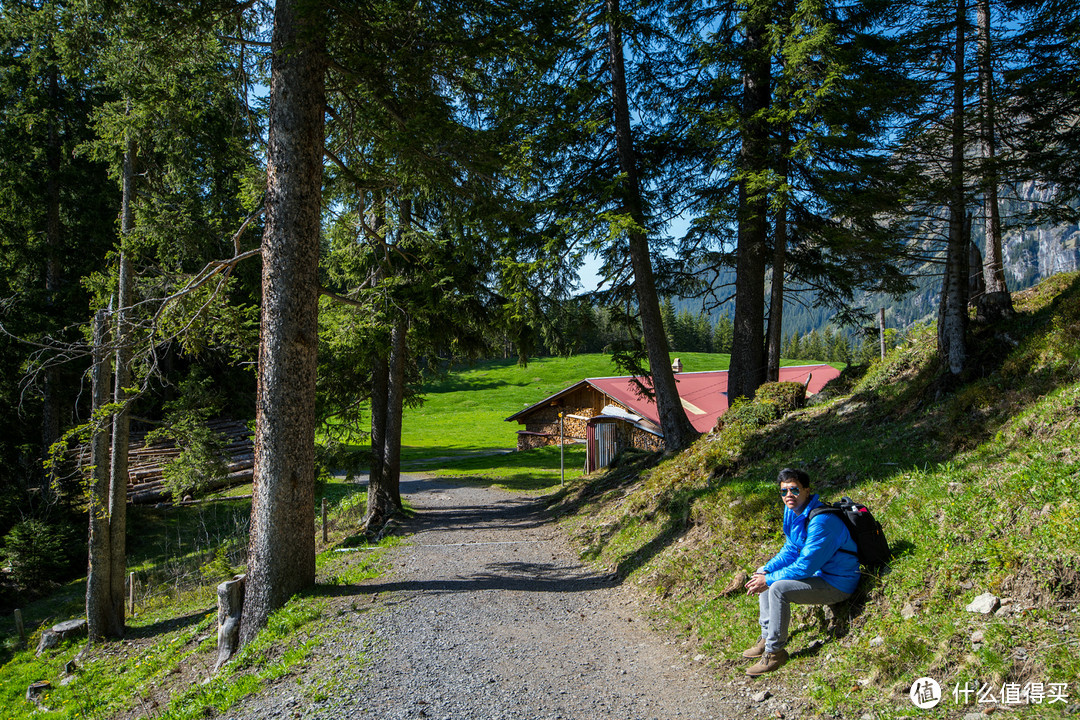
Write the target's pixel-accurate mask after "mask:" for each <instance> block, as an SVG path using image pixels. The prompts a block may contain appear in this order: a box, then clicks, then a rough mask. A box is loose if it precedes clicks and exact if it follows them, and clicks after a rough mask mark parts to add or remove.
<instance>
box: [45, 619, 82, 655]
mask: <svg viewBox="0 0 1080 720" xmlns="http://www.w3.org/2000/svg"><path fill="white" fill-rule="evenodd" d="M83 635H86V620H68V621H67V622H62V623H57V624H56V625H53V626H52V627H51V628H49V629H48V630H46V631H44V632H43V633H41V640H40V641H39V642H38V648H37V654H38V655H40V654H41V653H43V652H45V651H46V650H49V649H51V648H54V647H56V646H57V645H59V644H60V643H62V642H63V641H65V640H69V639H71V638H74V637H81V636H83Z"/></svg>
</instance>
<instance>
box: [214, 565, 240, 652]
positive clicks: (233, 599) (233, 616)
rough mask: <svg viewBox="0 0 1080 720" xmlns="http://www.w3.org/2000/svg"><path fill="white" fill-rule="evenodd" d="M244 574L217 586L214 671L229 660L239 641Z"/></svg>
mask: <svg viewBox="0 0 1080 720" xmlns="http://www.w3.org/2000/svg"><path fill="white" fill-rule="evenodd" d="M244 578H245V576H244V575H237V576H236V577H234V578H233V579H232V580H226V581H225V582H223V583H221V584H220V585H218V587H217V596H218V659H217V662H216V663H215V664H214V672H217V671H218V670H220V669H221V667H222V666H223V665H224V664H225V663H227V662H228V661H229V658H231V657H232V656H233V653H235V652H236V648H237V646H238V645H239V642H240V612H241V611H242V610H243V608H244Z"/></svg>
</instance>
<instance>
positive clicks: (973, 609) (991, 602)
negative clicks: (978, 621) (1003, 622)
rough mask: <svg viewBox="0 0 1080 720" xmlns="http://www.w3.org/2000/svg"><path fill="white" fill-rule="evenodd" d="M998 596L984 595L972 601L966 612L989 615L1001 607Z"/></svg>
mask: <svg viewBox="0 0 1080 720" xmlns="http://www.w3.org/2000/svg"><path fill="white" fill-rule="evenodd" d="M1000 604H1001V603H1000V601H998V599H997V596H996V595H994V594H993V593H983V594H982V595H980V596H979V597H977V598H975V599H974V600H972V601H971V602H970V603H969V604H968V606H967V607H966V608H964V609H965V610H967V611H968V612H969V613H979V614H980V615H989V614H990V613H992V612H994V611H995V610H997V609H998V606H999V605H1000Z"/></svg>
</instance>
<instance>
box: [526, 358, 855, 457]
mask: <svg viewBox="0 0 1080 720" xmlns="http://www.w3.org/2000/svg"><path fill="white" fill-rule="evenodd" d="M839 374H840V371H839V370H837V369H836V368H834V367H832V366H831V365H797V366H792V367H784V368H780V380H781V381H782V382H800V383H803V384H804V385H806V386H807V387H806V394H807V395H813V394H814V393H816V392H819V391H820V390H821V388H822V387H824V386H825V383H827V382H829V381H830V380H832V379H833V378H835V377H836V376H837V375H839ZM675 380H676V383H677V385H678V389H679V398H680V399H681V400H682V405H683V407H684V408H686V415H687V417H688V418H689V419H690V422H691V423H692V424H693V426H694V428H695V429H696V430H698V431H699V432H703V433H705V432H709V431H710V430H712V429H713V427H715V426H716V421H717V419H718V418H719V417H720V416H721V415H723V414H724V412H725V411H726V410H727V407H728V398H727V381H728V371H727V370H713V371H706V372H677V373H676V374H675ZM560 413H562V422H563V426H562V428H561V430H560V427H559V414H560ZM506 420H507V422H512V421H513V422H518V423H520V424H521V425H524V426H525V427H524V428H523V429H522V430H518V441H517V449H518V450H528V449H530V448H535V447H542V446H545V445H558V444H559V439H560V437H562V438H564V439H565V441H566V442H584V443H586V446H587V453H586V454H587V458H588V459H587V461H586V469H587V471H589V472H592V471H593V470H595V469H597V468H601V467H604V466H606V465H607V464H608V462H610V460H611V458H612V457H614V455H615V453H617V452H618V451H619V450H621V449H623V448H626V447H636V448H640V449H642V450H659V449H661V448H662V447H663V442H664V436H663V432H662V431H661V429H660V418H659V415H658V413H657V409H656V403H655V402H654V401H653V400H652V399H651V398H647V397H641V396H640V395H639V394H638V392H637V387H636V385H635V383H634V379H633V378H632V377H629V376H624V377H602V378H586V379H584V380H582V381H581V382H578V383H575V384H574V385H571V386H570V387H568V388H566V389H565V390H563V391H561V392H557V393H555V394H554V395H552V396H550V397H547V398H544V399H543V400H541V401H540V402H538V403H536V404H535V405H530V406H529V407H527V408H525V409H524V410H521V411H520V412H517V413H514V414H513V415H511V416H510V417H508V418H506Z"/></svg>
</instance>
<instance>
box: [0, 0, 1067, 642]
mask: <svg viewBox="0 0 1080 720" xmlns="http://www.w3.org/2000/svg"><path fill="white" fill-rule="evenodd" d="M1078 33H1080V10H1077V8H1075V7H1074V6H1073V5H1072V4H1071V3H1064V2H1059V1H1058V0H1045V1H1044V2H1035V3H1031V2H1024V3H1011V2H1008V1H1007V0H994V1H993V2H991V0H978V1H976V2H967V1H966V0H951V1H944V0H887V1H886V0H875V1H872V2H863V3H858V4H855V5H849V4H843V3H829V2H811V1H810V0H751V1H750V2H745V3H725V2H717V3H701V2H665V3H653V2H647V1H643V2H637V3H629V4H621V3H620V2H619V0H606V1H605V2H603V3H598V2H584V1H571V0H545V1H544V2H537V3H529V4H528V6H527V7H507V6H505V5H503V4H500V3H495V2H487V1H486V0H466V1H465V2H453V3H439V2H434V3H429V4H424V5H415V4H411V3H400V4H399V3H390V4H386V5H382V6H379V7H378V8H353V7H339V6H336V5H331V4H326V3H322V2H302V3H301V2H292V1H290V0H282V1H280V2H277V3H265V2H245V3H232V2H226V1H225V0H209V1H207V2H199V3H164V2H158V1H157V0H137V1H136V2H130V3H123V4H117V3H113V2H98V1H96V0H90V1H83V2H77V3H73V2H63V1H60V0H55V1H50V0H40V1H29V0H28V1H24V2H13V3H5V4H4V6H3V8H2V10H0V110H2V117H3V121H2V122H0V145H2V146H3V153H2V157H3V160H2V161H0V162H2V164H0V257H2V262H3V264H4V269H5V272H4V273H3V274H2V275H0V303H2V316H0V323H2V327H3V336H2V339H0V363H2V368H3V372H2V373H0V378H2V379H0V393H2V394H3V397H4V406H5V407H6V408H8V410H7V412H6V413H5V414H4V415H3V416H2V417H0V535H2V536H3V537H4V538H5V540H4V552H5V557H6V559H7V562H8V564H9V565H10V566H11V567H12V572H5V574H4V581H5V587H6V588H7V590H8V591H9V592H11V593H15V592H18V593H24V592H27V591H28V590H30V589H31V588H32V587H35V584H37V586H40V580H41V579H42V578H44V579H46V580H48V579H51V578H59V577H63V576H65V575H67V574H70V573H72V572H81V569H82V568H85V563H86V552H85V551H84V550H83V549H82V546H81V543H80V542H79V540H80V539H82V538H85V537H86V536H87V532H86V530H87V525H88V518H87V512H88V511H89V520H90V521H91V522H90V525H91V526H92V527H91V530H90V533H89V536H90V541H91V542H90V552H91V556H92V557H93V553H94V552H95V548H97V550H98V551H102V552H104V546H99V545H95V541H100V542H105V541H106V540H107V541H108V542H107V543H106V545H108V544H109V543H112V549H111V550H110V551H109V552H108V553H106V554H105V556H102V557H106V558H107V562H106V563H104V564H105V565H109V566H110V567H112V568H113V571H112V572H111V574H109V575H108V578H109V579H108V581H107V584H108V585H109V586H110V587H111V588H112V592H113V593H114V595H115V592H116V587H117V583H120V587H121V589H122V576H123V556H124V549H123V542H124V536H125V528H124V510H123V508H124V505H125V502H124V498H123V494H124V489H125V488H126V475H127V473H126V467H127V465H126V464H127V458H126V455H127V447H128V443H127V438H128V434H129V432H130V431H131V430H132V429H133V428H134V429H142V430H153V431H155V432H156V433H157V434H158V435H159V436H161V437H164V438H171V439H172V440H173V441H174V442H176V443H177V444H178V445H180V446H181V447H182V448H183V449H184V451H185V455H184V460H183V461H184V463H186V466H185V467H186V468H187V469H186V471H185V472H184V473H181V474H180V475H178V476H177V477H178V480H177V483H178V484H177V490H178V491H180V490H183V489H185V488H184V487H183V485H184V484H185V483H188V484H197V483H198V482H199V480H200V478H203V477H205V476H206V474H207V473H208V472H211V471H212V465H213V461H214V457H215V442H216V440H215V438H214V437H213V436H212V434H209V433H208V432H207V431H206V429H205V420H207V419H209V418H212V417H216V416H220V415H226V414H227V415H230V416H233V417H236V418H240V419H243V420H251V419H252V418H255V419H256V429H255V432H256V437H255V443H256V464H257V467H256V470H255V473H256V477H259V478H261V479H262V483H261V484H260V483H257V484H256V487H257V488H260V492H261V489H265V490H266V491H267V492H270V493H273V492H276V491H278V490H279V489H280V487H281V482H282V478H284V477H286V476H288V477H300V478H303V483H301V485H302V486H303V487H308V486H309V485H310V484H311V483H313V482H314V478H315V474H316V470H315V467H316V462H317V452H316V448H315V447H314V427H315V423H316V422H317V421H318V422H322V423H325V424H326V427H328V428H334V427H337V428H343V429H348V431H349V432H354V431H360V432H365V433H367V434H369V435H370V437H371V451H370V454H369V456H368V457H367V458H366V459H367V460H368V462H369V464H370V465H371V468H372V478H373V480H372V488H373V492H372V493H369V496H368V515H367V517H366V518H365V524H366V525H371V524H378V522H380V521H382V520H384V519H385V517H387V516H388V515H389V514H391V513H392V512H393V511H394V509H395V506H398V505H399V504H400V497H398V496H397V495H396V475H397V473H398V471H399V462H398V458H399V453H400V431H401V428H400V419H401V411H402V408H403V407H404V406H405V405H407V404H409V403H413V402H418V401H419V400H420V398H419V396H418V394H417V392H418V388H419V387H420V384H421V382H422V381H423V379H424V378H425V377H430V376H431V375H432V374H434V373H438V372H440V371H441V370H442V369H445V368H446V367H447V366H448V364H449V362H450V361H452V360H456V361H460V360H467V359H469V358H477V357H483V356H486V355H492V354H496V355H497V354H501V353H503V352H505V351H506V350H507V349H508V348H512V349H513V352H514V353H516V354H517V355H518V356H519V357H520V358H521V359H522V360H523V361H525V360H527V358H529V357H530V356H533V355H535V354H536V353H537V352H539V351H541V350H546V351H549V352H555V353H562V352H569V351H572V350H573V349H574V336H573V334H572V333H571V332H568V329H571V330H582V329H584V331H585V332H586V333H588V332H589V330H588V326H587V325H586V324H585V323H583V322H582V323H579V322H576V321H575V320H574V318H575V317H579V318H583V317H584V316H585V314H586V313H587V314H589V315H591V316H592V317H593V319H594V320H595V318H597V317H601V316H602V318H603V322H604V326H605V327H610V328H618V329H619V330H618V332H616V333H613V335H612V342H610V343H609V344H608V346H606V348H605V349H606V350H607V351H609V352H611V353H612V354H613V356H614V357H615V359H616V361H617V362H618V363H619V366H620V367H621V368H622V369H623V370H624V371H625V372H628V373H635V374H639V375H642V376H645V375H648V376H649V378H650V381H651V383H652V387H653V392H654V393H655V397H656V399H657V403H658V406H659V408H660V416H661V425H662V426H663V429H664V438H665V443H666V444H667V445H668V447H669V449H673V450H674V449H679V448H682V447H685V446H687V445H688V444H689V443H690V442H692V440H693V439H694V435H693V433H692V432H691V431H690V429H689V427H690V426H689V423H688V421H687V420H686V417H685V412H684V411H683V410H682V409H681V406H680V405H679V403H678V402H677V394H675V393H674V383H673V380H672V379H671V375H670V371H669V369H668V368H667V363H668V360H667V358H668V351H669V350H670V349H671V345H672V344H673V343H676V345H677V344H678V343H681V342H684V341H688V340H686V338H682V339H679V338H678V333H679V325H680V323H679V322H674V323H672V322H671V320H670V316H671V312H670V311H667V312H668V320H669V322H668V325H669V327H665V324H664V315H665V312H666V311H665V306H666V304H665V303H663V302H662V298H676V297H678V298H684V299H687V298H689V299H695V300H699V301H701V302H703V303H706V305H708V304H710V303H712V304H716V305H717V306H719V304H721V303H722V302H724V301H726V300H729V299H733V302H734V305H733V309H732V312H731V323H732V327H731V338H730V353H731V356H732V361H731V373H732V374H731V383H732V384H731V385H730V387H731V392H732V394H733V396H738V395H745V396H748V397H751V396H753V395H754V393H755V391H756V388H757V387H758V386H759V385H760V384H761V383H763V382H765V381H767V380H769V379H770V375H771V373H773V372H774V371H775V369H776V368H777V367H778V365H779V358H780V355H781V353H782V350H783V345H784V338H783V334H782V330H781V329H782V327H783V318H782V316H783V313H784V308H785V306H786V305H790V304H791V303H792V302H802V303H805V304H808V305H810V306H813V307H818V308H828V309H829V310H830V311H832V312H834V313H835V317H836V321H835V322H836V323H837V326H843V325H844V324H846V323H860V322H864V321H865V318H864V316H863V314H862V313H861V311H862V310H864V309H865V308H863V307H862V306H863V304H864V301H863V298H864V297H865V296H866V294H867V293H877V294H882V293H884V294H887V295H897V296H900V295H903V294H905V293H908V292H910V291H911V290H912V289H913V288H914V287H915V284H916V281H917V280H918V278H920V277H925V276H928V275H929V276H931V277H933V278H934V280H933V282H934V283H936V284H937V286H938V287H939V288H940V289H939V291H938V294H937V297H938V298H939V299H938V301H937V303H936V310H931V312H936V317H937V324H936V331H937V340H938V351H939V354H940V358H941V367H942V371H943V373H945V375H946V376H947V377H954V378H960V377H963V375H964V373H965V372H970V368H968V367H967V365H966V342H967V336H968V333H969V324H970V323H971V322H976V323H978V324H979V326H980V327H990V328H993V327H994V326H995V323H998V322H1001V321H1003V319H1006V318H1007V317H1008V316H1009V315H1010V314H1011V307H1010V301H1009V290H1010V287H1009V283H1008V277H1007V276H1006V274H1005V270H1004V267H1005V254H1006V250H1007V248H1008V244H1007V243H1004V244H1003V239H1002V238H1003V237H1004V236H1003V230H1002V220H1001V217H1002V215H1001V208H1002V206H1003V204H1004V201H1003V200H1001V199H1000V198H1007V197H1008V193H999V191H1000V190H1001V188H1005V187H1019V186H1021V184H1023V183H1028V184H1029V186H1030V187H1037V188H1039V194H1038V199H1039V202H1038V203H1034V204H1032V206H1031V207H1030V208H1028V209H1025V210H1024V215H1025V220H1024V221H1025V222H1027V223H1029V224H1036V223H1038V224H1041V223H1047V222H1057V223H1067V222H1075V214H1076V213H1075V208H1076V198H1077V194H1078V186H1077V178H1078V177H1080V173H1078V172H1076V168H1077V166H1078V165H1080V130H1078V128H1077V126H1076V123H1075V119H1076V117H1077V115H1078V112H1080V108H1078V104H1080V101H1078V100H1077V98H1078V97H1080V93H1078V92H1077V84H1078V83H1080V73H1078V72H1077V66H1078V60H1080V57H1078V51H1077V49H1076V48H1077V47H1078V45H1080V44H1078V43H1077V38H1078ZM267 88H268V89H269V96H267V95H266V94H265V90H266V89H267ZM999 195H1000V198H999ZM675 218H682V219H683V220H686V221H688V222H687V230H686V232H685V234H683V235H682V236H680V237H671V236H670V234H669V228H670V227H671V226H672V221H673V220H674V219H675ZM1013 220H1014V221H1017V218H1015V217H1014V218H1013ZM977 228H981V232H980V230H978V229H977ZM973 237H984V238H985V239H984V240H983V241H982V243H981V245H980V244H979V243H978V242H973V241H972V238H973ZM588 254H593V255H598V256H600V257H601V258H602V260H603V266H602V269H601V275H602V277H603V282H602V285H601V287H600V288H599V289H598V290H597V291H596V292H593V293H589V294H588V295H587V296H585V297H580V296H579V297H578V298H577V299H572V298H571V293H572V292H573V290H574V285H575V279H576V273H577V269H578V268H579V267H580V265H581V262H582V260H583V258H584V257H585V256H586V255H588ZM722 277H723V278H731V279H732V282H731V283H730V284H728V283H718V282H717V280H718V278H722ZM969 306H970V307H973V308H974V310H975V316H974V318H970V317H969ZM672 309H673V308H672ZM678 318H679V314H678V312H675V320H676V321H678ZM725 328H726V326H725ZM683 334H684V335H687V334H686V333H683ZM716 334H717V333H716V331H715V329H714V331H713V336H714V337H715V336H716ZM721 334H723V335H725V337H724V338H723V342H724V343H726V342H727V339H726V329H725V330H724V331H723V333H721ZM687 337H689V335H687ZM293 363H295V364H293ZM646 368H650V369H649V370H646ZM257 387H258V388H259V391H260V392H261V393H262V397H263V398H264V400H263V401H262V402H256V388H257ZM673 398H674V400H673ZM368 407H370V408H371V410H370V412H365V413H361V412H360V409H361V408H368ZM260 413H263V414H262V415H260ZM79 445H81V446H82V447H83V448H84V452H83V455H82V457H83V458H84V459H83V460H82V461H79V460H78V457H79V456H78V455H77V454H74V453H73V450H74V449H75V448H76V447H77V446H79ZM319 452H326V451H325V449H324V450H320V451H319ZM106 458H107V460H106ZM323 459H324V460H325V456H323ZM260 462H262V463H264V465H263V466H261V467H260V466H259V465H258V463H260ZM309 495H310V493H305V494H302V495H300V496H297V497H298V499H297V498H294V499H293V500H292V501H290V502H287V503H286V502H278V503H275V502H273V501H272V500H271V496H266V497H260V498H257V499H256V502H255V503H254V507H253V510H252V533H253V540H252V548H253V553H254V556H255V557H258V558H270V557H271V554H270V552H269V550H270V548H271V547H273V546H274V544H275V543H276V544H277V547H279V548H281V547H289V548H291V547H292V545H291V544H290V543H289V542H288V534H287V533H288V532H293V530H283V532H285V533H286V534H285V535H284V536H281V537H276V539H275V538H274V537H271V538H270V539H267V538H266V537H264V535H263V532H264V530H266V529H268V528H274V527H278V526H280V527H282V528H307V527H310V522H309V519H310V518H309V516H310V514H311V512H313V508H312V507H308V505H311V503H309V502H308V499H310V498H309ZM278 507H280V508H281V511H282V512H283V513H284V515H283V516H281V517H280V518H278V520H277V521H272V520H271V519H270V517H269V516H263V515H261V514H260V513H261V512H263V511H267V510H268V509H269V508H278ZM309 550H310V548H309V547H308V546H307V544H305V543H301V544H299V545H298V546H297V549H296V554H295V556H294V555H291V554H290V555H289V557H288V558H285V557H284V556H283V557H282V560H281V562H282V563H284V565H282V566H277V565H274V561H269V560H268V562H270V565H269V566H267V567H268V571H269V572H271V573H275V572H277V573H284V575H285V576H289V577H293V576H295V577H296V578H297V582H300V583H303V582H304V579H305V578H309V576H310V575H311V573H310V572H308V571H307V568H308V566H309V565H310V566H311V568H313V562H314V561H313V556H311V553H310V552H309ZM20 554H22V555H20ZM309 556H311V557H309ZM20 557H22V558H23V559H25V558H26V557H33V558H35V563H32V564H31V566H33V567H35V568H36V571H37V572H38V573H39V577H38V578H36V579H34V580H29V581H28V579H27V578H19V577H18V576H17V572H15V570H16V569H17V568H22V567H26V566H27V565H26V563H24V562H21V561H20ZM256 565H257V568H256V569H259V568H261V567H262V566H261V565H259V564H258V563H257V564H256ZM91 567H92V569H93V568H94V567H97V568H98V569H103V567H104V565H103V563H102V562H99V563H97V565H96V566H95V563H94V562H93V560H92V561H91ZM260 572H261V570H260ZM254 575H255V576H258V572H256V573H254ZM260 583H262V584H261V585H260ZM255 587H256V589H258V588H265V587H267V584H266V582H265V579H264V580H260V581H257V582H256V584H255ZM291 587H292V586H291V585H288V587H285V588H284V590H283V591H288V590H289V588H291ZM293 589H295V588H293ZM252 597H253V598H261V599H257V601H256V604H258V603H262V604H264V605H266V604H269V605H273V604H274V603H276V602H279V601H280V598H275V597H263V596H262V595H260V594H259V592H254V593H253V594H252ZM114 600H115V598H114ZM88 603H89V601H88ZM113 604H114V605H115V602H113ZM111 622H112V623H113V625H112V626H111V628H110V629H109V630H107V632H106V633H105V634H117V633H122V629H123V616H122V603H121V607H120V615H119V617H115V616H114V617H113V618H112V621H111ZM117 622H119V625H118V626H117V624H116V623H117ZM255 622H257V621H255ZM245 623H246V621H245ZM92 624H93V623H92ZM245 627H248V625H245ZM93 634H94V632H93V630H92V635H93Z"/></svg>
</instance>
